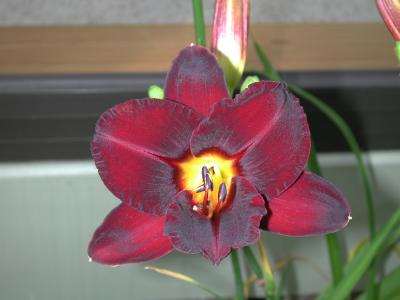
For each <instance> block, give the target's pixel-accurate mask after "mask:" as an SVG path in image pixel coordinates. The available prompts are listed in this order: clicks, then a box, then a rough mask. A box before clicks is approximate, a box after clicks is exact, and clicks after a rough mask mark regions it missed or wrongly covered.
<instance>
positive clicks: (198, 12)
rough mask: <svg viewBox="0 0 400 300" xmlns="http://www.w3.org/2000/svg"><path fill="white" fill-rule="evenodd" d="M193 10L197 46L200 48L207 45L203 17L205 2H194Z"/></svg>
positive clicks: (196, 0)
mask: <svg viewBox="0 0 400 300" xmlns="http://www.w3.org/2000/svg"><path fill="white" fill-rule="evenodd" d="M192 8H193V21H194V31H195V37H196V44H197V45H200V46H205V45H206V33H205V29H204V28H205V26H204V16H203V1H202V0H192Z"/></svg>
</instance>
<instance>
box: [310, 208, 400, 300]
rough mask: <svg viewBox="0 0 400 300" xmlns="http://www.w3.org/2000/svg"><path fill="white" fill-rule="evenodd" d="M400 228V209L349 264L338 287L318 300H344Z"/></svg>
mask: <svg viewBox="0 0 400 300" xmlns="http://www.w3.org/2000/svg"><path fill="white" fill-rule="evenodd" d="M399 226H400V209H398V210H397V211H396V212H395V213H394V214H393V215H392V217H391V218H390V219H389V221H388V222H387V223H386V224H385V226H384V227H383V228H382V230H381V231H380V232H379V233H377V234H376V235H375V237H374V239H373V240H372V242H370V243H369V244H368V245H366V246H365V247H364V248H363V249H361V250H360V251H359V253H358V254H357V255H356V256H355V257H354V258H353V260H352V261H351V262H350V263H348V264H347V265H346V267H345V269H344V276H343V277H342V279H341V280H340V282H339V283H338V285H337V286H335V287H334V286H333V285H331V286H330V287H328V288H327V289H326V290H325V291H324V292H323V293H322V294H321V295H320V296H319V297H318V300H322V299H323V300H343V299H345V298H346V297H347V296H348V295H349V294H350V293H351V291H352V289H353V288H354V286H355V285H356V284H357V283H358V282H359V280H360V279H361V277H362V276H363V274H364V273H365V271H366V270H367V269H368V267H369V266H370V264H371V262H372V261H373V260H374V259H375V257H376V256H377V255H378V254H379V253H380V252H381V251H382V249H384V248H385V246H386V245H387V242H388V241H390V240H391V236H392V235H393V234H395V233H396V231H397V230H398V227H399Z"/></svg>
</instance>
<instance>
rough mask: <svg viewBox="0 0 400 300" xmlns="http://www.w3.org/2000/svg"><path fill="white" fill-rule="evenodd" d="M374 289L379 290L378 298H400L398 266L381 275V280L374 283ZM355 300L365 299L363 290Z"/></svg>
mask: <svg viewBox="0 0 400 300" xmlns="http://www.w3.org/2000/svg"><path fill="white" fill-rule="evenodd" d="M376 289H377V290H378V291H379V299H380V300H396V299H397V300H398V299H400V267H397V268H396V269H394V270H393V271H392V272H390V273H389V274H387V275H386V276H385V277H383V278H382V280H381V282H379V283H378V284H376ZM396 296H397V298H396ZM356 300H367V293H366V292H364V293H363V294H361V295H360V296H358V297H357V299H356Z"/></svg>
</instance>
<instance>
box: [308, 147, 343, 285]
mask: <svg viewBox="0 0 400 300" xmlns="http://www.w3.org/2000/svg"><path fill="white" fill-rule="evenodd" d="M308 169H309V170H310V171H312V172H314V173H316V174H318V175H322V172H321V167H320V165H319V162H318V159H317V152H316V151H315V147H314V143H312V145H311V151H310V156H309V158H308ZM325 239H326V245H327V248H328V253H329V262H330V264H331V272H332V279H333V284H334V285H336V284H337V283H338V282H339V281H340V279H341V278H342V276H343V267H342V266H343V261H342V257H341V255H340V243H339V239H338V237H337V235H336V234H335V233H331V234H327V235H326V236H325Z"/></svg>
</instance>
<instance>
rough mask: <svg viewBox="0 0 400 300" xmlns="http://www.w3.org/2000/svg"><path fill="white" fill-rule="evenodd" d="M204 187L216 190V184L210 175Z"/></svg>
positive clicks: (207, 176) (207, 175)
mask: <svg viewBox="0 0 400 300" xmlns="http://www.w3.org/2000/svg"><path fill="white" fill-rule="evenodd" d="M204 185H205V186H206V189H210V190H212V191H213V190H214V184H213V182H212V180H211V178H210V174H209V173H208V174H206V181H205V182H204Z"/></svg>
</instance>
